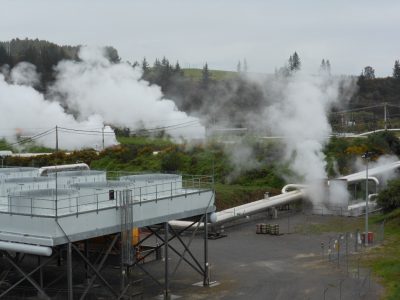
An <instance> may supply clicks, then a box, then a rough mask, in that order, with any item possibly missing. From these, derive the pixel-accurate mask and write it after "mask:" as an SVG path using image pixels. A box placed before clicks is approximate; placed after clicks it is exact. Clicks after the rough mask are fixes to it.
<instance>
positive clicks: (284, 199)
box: [169, 161, 400, 228]
mask: <svg viewBox="0 0 400 300" xmlns="http://www.w3.org/2000/svg"><path fill="white" fill-rule="evenodd" d="M399 168H400V161H396V162H393V163H390V164H386V165H383V166H379V167H375V168H371V169H369V171H368V173H369V176H368V179H369V180H373V181H374V182H375V183H376V184H377V185H379V180H378V178H376V177H375V176H377V175H380V174H384V173H388V172H392V171H395V170H396V169H399ZM365 177H366V172H365V171H361V172H357V173H354V174H350V175H347V176H342V177H339V178H338V179H343V180H346V181H347V182H348V183H353V182H357V181H362V180H365ZM328 184H329V183H328ZM307 187H308V186H307V185H304V184H288V185H286V186H284V187H283V188H282V194H280V195H277V196H273V197H269V198H266V199H261V200H258V201H254V202H251V203H247V204H243V205H239V206H236V207H233V208H228V209H225V210H222V211H219V212H216V213H212V214H210V217H209V220H210V222H211V223H213V224H218V225H221V224H223V223H227V222H230V221H233V220H235V219H238V218H241V217H246V216H250V215H253V214H256V213H259V212H261V211H263V210H266V209H268V208H271V207H276V206H280V205H285V204H288V203H291V202H294V201H297V200H300V199H303V198H306V197H307V191H306V190H307ZM371 196H372V195H371ZM375 196H376V195H375V194H374V197H375ZM364 205H365V204H364ZM169 224H170V226H173V227H176V228H186V227H188V226H189V225H190V224H191V222H189V221H179V220H174V221H170V222H169ZM197 225H198V226H199V227H200V228H202V227H203V223H201V224H197V223H196V224H194V227H197Z"/></svg>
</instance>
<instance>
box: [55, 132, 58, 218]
mask: <svg viewBox="0 0 400 300" xmlns="http://www.w3.org/2000/svg"><path fill="white" fill-rule="evenodd" d="M57 155H58V126H57V125H56V154H55V161H54V164H55V166H56V199H55V200H56V203H55V209H56V218H57V216H58V172H57Z"/></svg>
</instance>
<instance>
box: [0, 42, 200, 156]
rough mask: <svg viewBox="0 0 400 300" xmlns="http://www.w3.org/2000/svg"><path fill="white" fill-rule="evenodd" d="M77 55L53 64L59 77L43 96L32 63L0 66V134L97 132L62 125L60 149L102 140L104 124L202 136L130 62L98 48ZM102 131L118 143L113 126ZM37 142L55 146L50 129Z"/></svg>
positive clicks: (196, 125) (12, 137) (96, 144)
mask: <svg viewBox="0 0 400 300" xmlns="http://www.w3.org/2000/svg"><path fill="white" fill-rule="evenodd" d="M79 58H80V61H77V62H76V61H62V62H60V63H59V64H58V65H57V67H56V72H57V78H56V81H55V83H54V84H53V86H52V87H51V88H50V93H49V95H48V96H47V97H46V98H45V96H44V95H43V94H41V93H39V92H37V91H36V90H35V89H34V88H33V87H32V86H35V85H37V84H38V83H39V75H38V74H37V72H36V69H35V66H33V65H31V64H29V63H20V64H18V65H17V66H16V67H14V68H13V69H12V70H11V71H10V72H7V70H6V69H3V73H4V74H0V107H1V110H2V115H1V118H0V138H6V139H7V140H8V141H11V142H15V141H16V137H17V136H19V135H22V136H32V135H35V134H37V133H39V132H42V131H44V130H46V129H50V128H53V127H55V126H56V125H58V126H60V127H66V128H72V129H79V130H88V131H97V133H89V132H88V133H86V134H85V133H80V134H77V133H76V132H75V133H74V132H73V131H69V132H67V131H64V130H60V131H59V140H60V148H63V149H78V148H82V147H93V148H95V147H100V146H101V144H102V134H99V131H101V130H102V128H103V127H104V124H112V125H116V126H121V127H129V128H133V129H138V128H140V129H143V128H153V129H154V128H155V130H156V131H158V130H159V128H160V127H161V128H164V129H165V130H166V132H167V133H168V134H170V135H172V136H173V137H175V138H179V137H184V138H201V137H203V135H204V128H203V126H201V125H200V124H199V121H198V119H196V118H193V117H190V116H188V115H187V114H186V113H184V112H180V111H178V110H177V108H176V106H175V104H174V103H173V101H171V100H165V99H162V97H163V95H162V93H161V90H160V88H159V87H157V86H149V84H148V82H146V81H142V80H140V77H141V74H140V72H139V71H138V70H136V69H134V68H132V66H130V65H129V64H127V63H117V64H112V63H110V62H109V61H108V60H107V59H106V57H105V55H104V53H103V50H102V49H100V48H88V47H83V48H82V49H81V51H80V53H79ZM4 70H5V71H4ZM64 107H67V109H68V112H66V110H65V109H64ZM71 112H73V114H72V113H71ZM172 124H174V126H171V125H172ZM176 124H182V125H181V126H176ZM104 131H105V135H104V137H105V146H109V145H113V144H116V143H117V142H116V139H115V135H114V133H113V131H112V129H111V128H110V127H109V126H106V127H104ZM37 142H38V143H40V144H42V145H44V146H48V147H54V145H55V137H54V134H48V135H45V136H43V137H41V138H40V139H37Z"/></svg>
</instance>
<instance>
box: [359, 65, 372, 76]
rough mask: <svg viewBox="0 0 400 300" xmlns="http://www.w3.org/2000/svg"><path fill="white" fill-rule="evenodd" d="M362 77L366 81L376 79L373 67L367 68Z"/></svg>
mask: <svg viewBox="0 0 400 300" xmlns="http://www.w3.org/2000/svg"><path fill="white" fill-rule="evenodd" d="M361 75H362V76H363V78H364V79H375V70H374V68H372V67H371V66H366V67H365V68H364V71H363V72H362V73H361Z"/></svg>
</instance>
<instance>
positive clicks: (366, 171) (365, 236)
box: [362, 152, 372, 247]
mask: <svg viewBox="0 0 400 300" xmlns="http://www.w3.org/2000/svg"><path fill="white" fill-rule="evenodd" d="M371 155H372V153H371V152H365V153H364V154H363V156H362V158H365V160H366V170H365V235H364V244H365V247H367V246H368V210H369V208H368V161H369V158H370V157H371Z"/></svg>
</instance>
